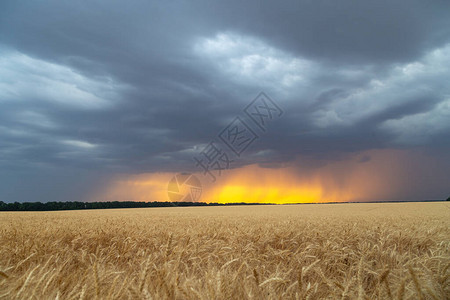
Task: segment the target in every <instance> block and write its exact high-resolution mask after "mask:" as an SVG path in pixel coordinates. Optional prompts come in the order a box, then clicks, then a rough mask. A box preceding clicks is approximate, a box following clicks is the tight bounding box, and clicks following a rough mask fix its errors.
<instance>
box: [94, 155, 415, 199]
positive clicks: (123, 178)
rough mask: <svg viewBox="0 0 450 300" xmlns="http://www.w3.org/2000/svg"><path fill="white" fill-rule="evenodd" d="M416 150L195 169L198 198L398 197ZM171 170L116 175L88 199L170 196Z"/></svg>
mask: <svg viewBox="0 0 450 300" xmlns="http://www.w3.org/2000/svg"><path fill="white" fill-rule="evenodd" d="M419 155H420V153H419V154H417V153H407V152H404V151H401V150H388V149H386V150H372V151H366V152H363V153H357V154H354V155H352V156H348V157H347V158H345V159H341V160H338V161H335V162H330V163H327V164H323V165H321V166H318V167H310V168H305V167H304V165H305V163H304V162H302V161H301V159H298V160H296V161H294V162H292V163H291V164H290V166H289V167H284V168H263V167H260V166H258V165H248V166H245V167H241V168H237V169H231V170H226V171H224V172H223V174H222V176H218V177H217V181H216V182H215V183H211V180H210V177H209V176H208V175H206V176H204V175H203V174H201V173H194V175H196V176H197V178H198V179H199V180H200V181H201V184H202V195H201V198H200V200H199V201H201V202H218V203H238V202H246V203H276V204H283V203H320V202H348V201H368V200H386V199H398V198H395V197H396V196H395V195H396V193H398V190H401V189H402V188H404V187H405V186H406V187H408V186H407V185H405V182H407V179H408V176H409V168H410V165H411V163H414V162H415V161H420V160H421V159H419ZM361 157H364V159H361ZM367 157H368V158H369V159H367ZM174 175H175V173H147V174H140V175H129V174H128V175H118V176H116V177H115V178H114V179H112V180H111V182H110V183H109V184H108V185H106V186H104V187H103V188H102V189H100V190H98V191H97V192H96V194H94V195H92V197H91V200H92V201H146V202H149V201H170V200H169V197H168V193H167V187H168V182H169V180H170V179H171V178H172V177H173V176H174ZM402 186H403V187H402ZM188 190H189V189H188ZM400 200H401V199H400Z"/></svg>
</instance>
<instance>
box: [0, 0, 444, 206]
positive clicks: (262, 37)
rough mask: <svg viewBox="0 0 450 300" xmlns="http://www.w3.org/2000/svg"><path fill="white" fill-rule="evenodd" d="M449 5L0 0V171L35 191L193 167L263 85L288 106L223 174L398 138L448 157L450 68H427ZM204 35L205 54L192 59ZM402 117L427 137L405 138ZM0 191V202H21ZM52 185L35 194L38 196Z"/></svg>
mask: <svg viewBox="0 0 450 300" xmlns="http://www.w3.org/2000/svg"><path fill="white" fill-rule="evenodd" d="M449 8H450V7H449V4H448V3H447V2H445V1H432V2H429V3H424V2H420V1H396V2H392V1H381V2H380V1H378V2H374V3H368V2H359V1H341V2H339V3H338V2H332V1H291V2H284V3H283V4H281V3H275V2H274V3H271V2H261V1H248V2H245V3H240V2H238V1H227V2H220V3H215V4H213V3H211V2H209V1H194V2H190V3H185V2H171V3H166V2H157V3H152V4H149V3H146V2H145V1H138V2H137V3H135V4H124V3H122V2H119V1H93V2H90V3H89V4H81V3H78V2H61V1H41V2H30V3H24V2H16V1H4V2H2V4H0V51H1V52H2V56H3V57H8V58H7V59H4V60H2V63H4V66H7V68H3V71H2V70H0V76H1V77H0V87H1V90H0V153H1V154H0V155H1V158H0V168H1V171H0V172H4V173H3V175H2V176H3V177H5V178H6V177H8V176H9V177H11V178H12V177H14V176H15V177H16V178H19V177H21V176H22V175H18V174H21V173H20V172H26V173H27V174H28V175H23V176H22V177H21V178H23V180H25V181H28V182H30V181H31V180H32V178H33V176H35V175H36V176H37V174H39V173H40V171H39V170H41V168H44V169H45V174H46V176H44V177H45V178H46V179H45V178H44V177H43V178H42V182H44V181H46V180H47V181H46V182H47V183H48V184H49V183H50V182H51V181H52V180H53V178H56V177H59V174H61V172H69V173H70V174H75V175H73V176H69V177H70V180H75V181H76V182H79V185H80V186H83V185H86V183H85V181H84V179H82V178H81V177H83V176H87V177H89V178H91V176H88V175H87V174H90V172H94V173H95V174H97V176H100V177H101V178H107V177H108V176H109V175H111V174H113V173H114V172H129V173H140V172H156V171H177V170H180V171H193V170H195V169H194V166H193V163H192V153H193V152H195V151H199V147H201V146H203V145H205V144H207V143H208V142H209V141H210V140H211V139H213V138H215V137H216V135H217V133H218V132H219V131H220V130H221V129H223V128H224V126H226V125H227V123H228V122H230V121H231V120H232V119H233V118H234V117H235V116H236V115H238V114H242V108H243V107H244V106H245V105H246V104H247V103H248V102H249V101H251V100H252V99H253V98H254V97H255V96H256V95H257V94H258V93H259V92H260V91H261V90H264V91H266V92H267V93H268V94H269V95H270V96H272V97H273V98H274V99H275V100H276V101H277V102H278V103H279V104H280V105H281V106H282V107H283V109H284V110H285V111H286V113H285V115H284V116H283V117H282V118H281V119H280V120H278V121H277V122H275V123H274V124H273V125H271V127H270V129H269V130H268V133H267V134H265V135H262V136H261V138H260V139H259V140H258V141H257V142H256V143H255V144H254V145H253V146H252V147H251V148H249V150H248V151H247V152H246V154H245V156H244V157H243V158H241V159H240V160H237V161H236V164H235V165H234V166H235V167H238V166H242V165H246V164H249V163H259V164H260V165H263V166H267V167H276V166H280V165H283V164H284V163H290V162H293V161H294V160H295V159H296V158H297V157H298V156H299V155H300V156H302V157H307V158H309V159H310V162H309V164H310V165H312V166H316V165H320V164H322V163H323V162H324V161H333V160H338V159H340V157H342V156H345V155H347V154H348V153H354V152H357V151H364V150H369V149H379V148H388V147H405V145H406V147H413V146H419V147H424V148H426V149H427V150H428V151H430V152H432V151H437V152H442V151H445V148H446V147H448V143H447V142H445V140H450V139H447V138H448V135H449V133H448V132H449V127H450V125H449V122H448V120H447V121H446V120H445V117H446V116H447V114H448V105H447V104H446V103H448V101H449V99H448V95H449V90H448V88H447V82H446V80H445V77H446V74H448V72H446V71H445V70H441V71H439V70H437V69H438V68H439V65H441V67H442V66H445V65H447V67H448V63H449V60H448V59H447V58H448V55H447V53H448V51H449V47H448V46H446V44H448V43H449V42H450V30H449V29H448V28H450V26H449V25H450V24H449V21H448V20H450V17H449V14H450V13H449V12H450V9H449ZM220 37H224V39H225V40H224V41H221V40H220ZM208 42H209V43H212V44H214V47H216V48H214V47H212V48H210V49H207V50H208V51H203V52H202V51H201V50H205V49H203V48H202V47H203V46H205V45H207V43H208ZM202 43H203V44H202ZM204 43H206V44H204ZM230 44H231V45H230ZM199 49H200V51H199ZM433 51H441V53H440V54H439V53H437V54H436V53H434V52H433ZM433 53H434V54H433ZM8 55H9V56H8ZM11 55H12V56H11ZM14 55H16V56H14ZM9 57H12V58H9ZM415 63H418V65H415ZM421 65H422V67H423V66H424V67H423V68H424V70H425V71H423V70H422V69H423V68H422V67H421ZM421 68H422V69H421ZM421 70H422V71H421ZM433 70H437V71H433ZM377 82H381V83H382V84H384V86H381V85H380V86H378V85H377ZM44 87H45V88H44ZM446 105H447V106H446ZM438 108H439V111H440V112H439V111H438ZM422 115H427V116H428V118H426V119H423V118H422V117H421V116H422ZM434 118H435V119H436V120H434ZM428 120H434V121H428ZM411 123H413V124H419V125H418V126H421V127H422V128H424V131H426V132H427V135H428V138H421V137H417V135H414V134H412V133H407V130H405V129H404V128H405V126H406V127H408V125H409V124H411ZM436 124H440V125H439V126H438V125H436ZM411 142H413V143H411ZM90 145H92V147H91V146H90ZM412 145H413V146H412ZM315 161H317V162H318V163H316V162H315ZM46 168H49V169H46ZM44 169H43V170H44ZM43 172H44V171H43ZM8 174H12V175H8ZM69 177H64V176H63V177H62V179H61V184H62V182H64V178H67V181H68V180H69ZM77 178H78V179H77ZM99 180H100V179H99ZM102 180H103V179H102ZM105 180H106V179H105ZM10 181H14V180H13V179H10ZM10 181H8V182H10ZM5 182H7V181H5ZM83 182H84V183H83ZM42 185H43V186H45V184H44V183H42ZM2 186H3V187H5V189H3V188H2V189H0V190H4V191H6V192H0V200H3V199H4V200H7V201H8V200H9V199H13V198H14V199H25V198H27V197H25V195H26V193H25V192H24V193H22V194H20V196H16V197H13V194H12V193H11V192H10V191H9V190H8V189H7V188H6V187H7V186H8V183H0V187H2ZM87 186H88V185H86V187H87ZM87 189H88V188H87ZM39 190H40V189H39V184H35V185H34V187H33V191H39ZM73 192H74V193H76V190H74V191H73ZM35 193H36V194H38V195H39V192H35ZM29 194H30V195H31V192H29ZM62 194H63V193H62V192H61V193H60V194H51V193H47V192H44V191H43V190H42V195H45V197H47V198H48V199H57V198H59V197H61V196H62ZM77 197H79V198H82V197H83V195H81V194H80V195H79V196H77ZM75 198H76V197H75Z"/></svg>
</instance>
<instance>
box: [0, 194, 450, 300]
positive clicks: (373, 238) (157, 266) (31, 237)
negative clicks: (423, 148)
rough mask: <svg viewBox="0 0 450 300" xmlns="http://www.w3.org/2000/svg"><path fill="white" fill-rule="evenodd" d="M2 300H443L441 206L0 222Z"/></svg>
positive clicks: (7, 217)
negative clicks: (324, 299)
mask: <svg viewBox="0 0 450 300" xmlns="http://www.w3.org/2000/svg"><path fill="white" fill-rule="evenodd" d="M0 233H1V234H0V299H96V298H98V299H323V298H326V299H391V298H392V299H449V296H450V282H449V273H450V268H449V265H450V205H449V204H448V203H445V202H439V203H401V204H400V203H386V204H334V205H328V204H327V205H324V204H323V205H289V206H235V207H190V208H143V209H120V210H89V211H61V212H0Z"/></svg>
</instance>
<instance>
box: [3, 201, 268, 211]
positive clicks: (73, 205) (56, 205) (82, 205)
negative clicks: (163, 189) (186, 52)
mask: <svg viewBox="0 0 450 300" xmlns="http://www.w3.org/2000/svg"><path fill="white" fill-rule="evenodd" d="M262 204H263V203H225V204H223V203H205V202H157V201H154V202H135V201H112V202H76V201H75V202H13V203H5V202H3V201H0V211H52V210H79V209H108V208H140V207H177V206H180V207H186V206H230V205H262Z"/></svg>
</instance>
